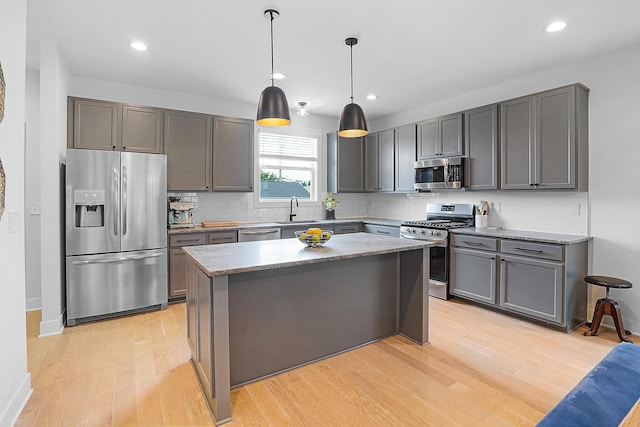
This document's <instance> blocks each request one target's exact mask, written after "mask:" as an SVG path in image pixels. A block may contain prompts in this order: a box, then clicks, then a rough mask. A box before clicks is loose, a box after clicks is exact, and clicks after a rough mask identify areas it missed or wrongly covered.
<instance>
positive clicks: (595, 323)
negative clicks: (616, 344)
mask: <svg viewBox="0 0 640 427" xmlns="http://www.w3.org/2000/svg"><path fill="white" fill-rule="evenodd" d="M584 281H585V282H587V283H590V284H592V285H596V286H604V287H606V288H607V295H606V296H605V297H604V298H600V299H599V300H598V301H596V306H595V308H594V309H593V319H592V320H591V323H587V326H589V327H590V328H591V329H589V330H588V331H586V332H585V333H584V334H585V335H586V336H593V335H597V334H598V329H599V328H600V322H602V316H604V315H605V314H606V315H609V316H611V317H612V318H613V323H615V325H616V332H617V333H618V338H620V341H626V342H633V341H631V340H630V339H629V337H628V336H627V335H631V332H629V331H627V330H626V329H625V328H624V325H623V324H622V313H621V312H620V306H619V305H618V303H617V302H616V301H614V300H612V299H611V298H609V289H611V288H616V289H628V288H630V287H632V286H633V285H632V284H631V282H628V281H626V280H623V279H618V278H617V277H607V276H586V277H585V278H584Z"/></svg>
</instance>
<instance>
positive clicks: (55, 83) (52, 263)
mask: <svg viewBox="0 0 640 427" xmlns="http://www.w3.org/2000/svg"><path fill="white" fill-rule="evenodd" d="M69 78H70V75H69V70H68V69H67V65H66V63H65V61H64V59H63V58H62V56H61V54H60V51H59V50H58V46H57V45H55V44H54V43H51V42H45V43H43V44H42V45H41V46H40V159H39V161H40V165H39V166H40V190H41V193H40V194H41V211H42V213H41V221H42V224H47V226H46V227H41V233H40V234H41V241H40V251H41V253H42V254H46V256H43V257H41V264H40V268H41V271H40V278H41V279H40V280H41V293H42V321H41V322H40V336H45V335H53V334H59V333H60V332H62V329H63V328H64V310H65V302H66V301H65V295H64V290H65V286H64V267H63V263H64V248H63V247H62V242H63V240H62V230H61V224H62V222H61V221H62V218H63V217H64V215H63V214H62V212H61V210H62V209H63V206H64V203H63V202H62V195H61V179H60V177H61V169H60V165H61V163H62V162H64V158H65V147H66V142H67V93H68V81H69ZM29 161H30V162H36V161H37V160H36V159H33V158H32V159H29Z"/></svg>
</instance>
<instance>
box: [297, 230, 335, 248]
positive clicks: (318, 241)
mask: <svg viewBox="0 0 640 427" xmlns="http://www.w3.org/2000/svg"><path fill="white" fill-rule="evenodd" d="M314 230H320V229H319V228H317V229H309V230H305V231H296V232H295V234H296V239H298V240H299V241H301V242H302V243H304V244H305V245H307V246H308V247H310V248H317V247H318V246H322V245H324V244H325V243H326V242H327V241H328V240H329V239H331V236H332V235H333V231H329V230H324V231H323V230H320V232H317V231H314Z"/></svg>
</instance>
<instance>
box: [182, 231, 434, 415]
mask: <svg viewBox="0 0 640 427" xmlns="http://www.w3.org/2000/svg"><path fill="white" fill-rule="evenodd" d="M429 246H430V243H427V242H424V241H413V240H405V239H398V238H394V237H386V236H378V235H372V234H366V233H355V234H347V235H336V236H333V237H332V238H331V240H330V241H329V242H327V244H326V245H325V246H323V247H319V248H308V247H305V246H304V245H303V244H302V243H301V242H299V241H297V240H296V239H283V240H268V241H258V242H244V243H233V244H219V245H205V246H193V247H186V248H184V251H185V252H186V253H187V255H188V264H187V339H188V342H189V345H190V347H191V354H192V363H193V365H194V368H195V371H196V373H197V376H198V379H199V380H200V384H201V387H202V390H203V392H204V394H205V397H206V400H207V402H208V404H209V407H210V409H211V412H212V415H213V416H214V419H215V422H216V424H223V423H225V422H228V421H230V420H231V400H230V390H231V387H235V386H239V385H242V384H246V383H248V382H251V381H255V380H258V379H261V378H264V377H268V376H270V375H274V374H277V373H280V372H283V371H286V370H289V369H292V368H295V367H297V366H301V365H305V364H307V363H310V362H314V361H317V360H320V359H323V358H326V357H329V356H332V355H335V354H338V353H341V352H344V351H347V350H350V349H353V348H356V347H359V346H361V345H365V344H368V343H371V342H374V341H377V340H380V339H382V338H384V337H387V336H390V335H394V334H402V335H404V336H405V337H407V338H409V339H411V340H413V341H415V342H416V343H418V344H421V345H425V344H427V343H428V305H429V303H428V277H429V256H428V255H429V254H428V250H429Z"/></svg>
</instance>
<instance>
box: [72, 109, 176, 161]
mask: <svg viewBox="0 0 640 427" xmlns="http://www.w3.org/2000/svg"><path fill="white" fill-rule="evenodd" d="M68 110H69V119H68V120H69V126H68V141H67V146H68V147H69V148H83V149H88V150H108V151H133V152H138V153H155V154H158V153H162V152H163V149H162V139H163V138H162V121H163V111H162V110H160V109H156V108H150V107H140V106H135V105H123V104H117V103H114V102H108V101H98V100H93V99H83V98H69V107H68Z"/></svg>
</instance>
